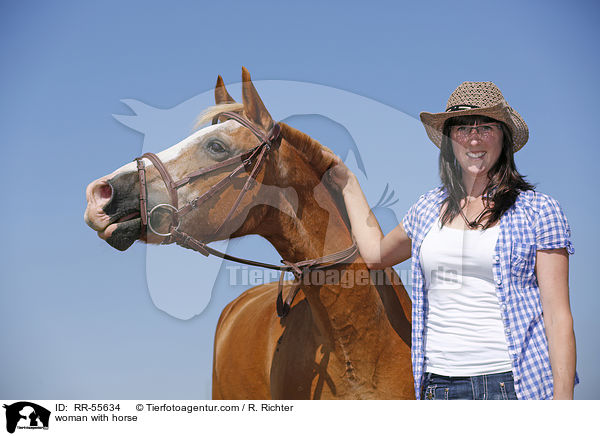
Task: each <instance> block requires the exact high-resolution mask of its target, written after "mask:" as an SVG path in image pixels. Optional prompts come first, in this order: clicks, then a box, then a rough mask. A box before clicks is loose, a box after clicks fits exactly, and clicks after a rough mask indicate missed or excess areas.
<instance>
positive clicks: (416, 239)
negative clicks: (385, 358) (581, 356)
mask: <svg viewBox="0 0 600 436" xmlns="http://www.w3.org/2000/svg"><path fill="white" fill-rule="evenodd" d="M446 196H447V193H446V190H445V188H443V187H438V188H436V189H433V190H431V191H429V192H427V193H426V194H424V195H422V196H421V197H420V198H419V200H418V201H417V202H416V203H415V204H414V205H413V206H412V207H411V208H410V209H409V211H408V213H407V214H406V216H404V218H403V220H402V225H403V227H404V229H405V230H406V233H407V234H408V236H409V237H410V239H411V241H412V266H411V275H412V303H413V305H412V322H413V324H412V364H413V376H414V380H415V393H416V396H417V399H418V398H420V393H421V384H422V378H423V367H424V361H425V341H426V331H425V324H426V317H427V313H428V304H427V292H426V289H425V278H424V277H423V271H422V270H421V260H420V257H419V255H420V249H421V243H422V242H423V239H424V238H425V235H427V232H428V231H429V230H430V229H431V226H432V225H433V223H434V222H436V221H437V219H438V218H439V213H440V206H441V203H442V201H443V200H444V199H445V198H446ZM570 238H571V230H570V228H569V224H568V222H567V219H566V217H565V215H564V213H563V211H562V210H561V208H560V205H559V204H558V202H557V201H556V200H554V199H553V198H552V197H550V196H548V195H545V194H541V193H539V192H535V191H524V192H521V193H520V194H519V196H518V198H517V200H516V202H515V204H514V205H513V206H512V207H511V208H510V209H509V210H507V211H506V212H505V213H504V215H503V216H502V217H501V219H500V233H499V236H498V242H497V244H496V247H495V250H494V258H493V262H494V265H493V277H494V281H495V283H496V294H497V295H498V300H499V303H500V310H501V311H502V314H501V315H502V320H503V323H504V333H505V336H506V342H507V345H508V352H509V354H510V357H511V359H512V368H513V376H514V380H515V390H516V393H517V397H518V398H519V399H549V398H552V395H553V379H552V370H551V368H550V358H549V355H548V342H547V339H546V334H545V329H544V320H543V317H542V304H541V301H540V291H539V287H538V282H537V278H536V276H535V271H534V268H535V256H536V251H537V250H550V249H553V248H561V247H565V248H566V249H567V251H568V253H569V254H573V253H574V250H573V245H572V244H571V239H570ZM576 382H577V381H576Z"/></svg>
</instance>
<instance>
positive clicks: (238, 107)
mask: <svg viewBox="0 0 600 436" xmlns="http://www.w3.org/2000/svg"><path fill="white" fill-rule="evenodd" d="M243 109H244V104H243V103H222V104H216V105H214V106H210V107H208V108H206V109H205V110H203V111H202V113H201V114H200V115H198V118H196V122H195V123H194V129H197V128H198V127H200V126H201V125H203V124H206V123H209V122H212V120H213V118H214V117H216V116H217V115H219V114H220V113H221V112H240V111H242V110H243Z"/></svg>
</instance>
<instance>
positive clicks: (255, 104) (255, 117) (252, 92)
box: [242, 67, 273, 130]
mask: <svg viewBox="0 0 600 436" xmlns="http://www.w3.org/2000/svg"><path fill="white" fill-rule="evenodd" d="M242 97H243V100H244V113H245V114H246V117H248V119H250V120H251V121H253V122H255V123H256V124H258V125H259V126H261V127H263V128H264V129H265V130H270V129H271V128H272V127H273V119H272V118H271V115H270V114H269V111H267V108H266V107H265V105H264V103H263V102H262V100H261V99H260V96H259V95H258V92H257V91H256V88H255V87H254V85H253V84H252V79H251V78H250V73H249V72H248V70H247V69H246V68H244V67H242Z"/></svg>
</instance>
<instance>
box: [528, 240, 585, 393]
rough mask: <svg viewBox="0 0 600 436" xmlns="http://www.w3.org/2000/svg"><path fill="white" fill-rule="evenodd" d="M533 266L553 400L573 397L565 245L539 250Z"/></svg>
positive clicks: (573, 357)
mask: <svg viewBox="0 0 600 436" xmlns="http://www.w3.org/2000/svg"><path fill="white" fill-rule="evenodd" d="M535 268H536V275H537V278H538V284H539V286H540V296H541V300H542V309H543V312H544V324H545V326H546V337H547V338H548V347H549V352H550V365H551V366H552V378H553V379H554V399H555V400H560V399H565V400H566V399H573V387H574V384H575V361H576V353H575V334H574V332H573V317H572V315H571V307H570V304H569V255H568V254H567V251H566V250H565V249H564V248H558V249H554V250H540V251H538V252H537V256H536V266H535Z"/></svg>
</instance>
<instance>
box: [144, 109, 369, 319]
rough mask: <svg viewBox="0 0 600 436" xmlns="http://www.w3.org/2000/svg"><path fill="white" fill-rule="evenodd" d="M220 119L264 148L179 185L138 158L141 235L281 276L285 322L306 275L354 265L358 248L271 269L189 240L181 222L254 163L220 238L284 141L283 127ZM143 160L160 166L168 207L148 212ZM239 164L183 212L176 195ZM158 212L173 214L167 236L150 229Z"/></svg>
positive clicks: (280, 312) (231, 114) (227, 114)
mask: <svg viewBox="0 0 600 436" xmlns="http://www.w3.org/2000/svg"><path fill="white" fill-rule="evenodd" d="M220 117H224V118H228V119H232V120H235V121H237V122H238V123H240V124H241V125H242V126H244V127H246V128H248V129H249V130H250V131H251V132H252V133H253V134H254V135H255V136H256V137H257V138H258V139H259V140H260V141H261V142H260V144H259V145H257V146H256V147H254V148H252V149H250V150H248V151H246V152H244V153H241V154H239V155H237V156H233V157H231V158H229V159H226V160H223V161H221V162H218V163H216V164H214V165H211V166H208V167H205V168H201V169H199V170H196V171H193V172H191V173H189V174H187V175H186V176H184V177H183V178H181V179H179V180H177V181H175V180H173V178H172V177H171V175H170V174H169V171H168V170H167V168H166V167H165V165H164V163H163V162H162V161H161V160H160V158H159V157H158V156H157V155H155V154H154V153H144V154H143V155H142V156H140V157H137V158H135V161H136V162H137V169H138V178H139V183H140V218H141V222H142V224H141V234H142V235H143V234H144V233H145V232H146V231H147V230H150V231H151V232H152V233H155V234H156V235H158V236H163V237H165V240H164V241H163V244H168V243H171V242H175V243H176V244H178V245H180V246H182V247H185V248H189V249H192V250H194V251H197V252H199V253H201V254H203V255H204V256H208V255H210V254H212V255H214V256H218V257H220V258H223V259H226V260H231V261H234V262H238V263H243V264H246V265H252V266H258V267H262V268H269V269H275V270H278V271H280V272H281V274H280V277H279V291H278V294H277V314H278V315H279V316H280V317H283V316H285V315H287V313H288V312H289V310H290V308H291V305H292V303H293V300H294V297H295V296H296V294H297V293H298V291H299V290H300V285H301V284H302V281H303V278H304V276H305V274H306V273H307V272H308V271H310V270H314V269H327V268H332V267H335V266H337V265H339V264H342V263H346V262H350V261H352V260H353V259H354V258H355V257H356V255H357V254H358V247H357V246H356V243H353V244H352V245H351V246H350V247H348V248H347V249H345V250H342V251H339V252H336V253H332V254H329V255H327V256H323V257H319V258H316V259H308V260H303V261H300V262H288V261H285V260H282V261H281V262H282V263H283V265H273V264H269V263H263V262H257V261H253V260H248V259H243V258H240V257H235V256H231V255H229V254H226V253H223V252H221V251H219V250H215V249H214V248H211V247H209V246H208V245H207V244H206V243H204V242H201V241H199V240H197V239H195V238H194V237H192V236H190V235H188V234H187V233H185V232H182V231H181V230H179V226H180V224H181V218H182V217H184V216H185V215H186V214H188V213H190V212H191V211H192V210H194V209H197V208H198V207H199V206H200V205H202V204H203V203H205V202H206V201H207V200H209V199H210V198H212V197H213V196H214V195H215V194H217V193H218V192H220V191H222V190H223V189H225V188H226V187H227V186H228V185H229V184H231V183H232V181H233V178H234V177H235V176H236V175H238V174H239V173H241V172H242V171H243V170H244V169H245V168H246V167H247V166H248V165H250V164H251V163H252V161H253V160H254V161H255V163H254V166H253V167H252V170H251V171H250V173H249V174H248V176H247V177H246V182H245V183H244V186H243V188H242V190H241V191H240V193H239V194H238V197H237V198H236V200H235V202H234V203H233V205H232V206H231V209H230V210H229V212H228V213H227V216H226V217H225V219H224V220H223V222H222V223H221V225H220V226H219V227H218V229H217V230H216V231H215V234H218V233H219V232H220V231H221V229H222V228H223V227H224V226H225V224H226V223H227V222H228V221H229V220H230V219H231V217H232V216H233V214H234V212H235V211H236V209H237V208H238V206H239V204H240V202H241V201H242V199H243V197H244V195H245V194H246V193H247V192H248V191H249V190H250V189H252V188H253V186H254V184H255V183H256V176H257V174H258V172H259V171H260V168H261V167H262V166H263V164H264V161H265V159H266V156H267V154H268V153H269V152H270V151H271V150H273V149H275V148H277V147H279V144H280V142H281V127H280V126H279V123H276V124H275V125H274V126H273V128H272V129H271V131H270V132H268V133H264V132H263V131H262V130H261V129H259V128H258V127H257V126H256V125H254V124H253V123H252V122H251V121H249V120H248V119H246V118H244V117H243V116H241V115H239V114H237V113H235V112H221V113H220V114H218V115H216V116H215V117H214V118H213V124H215V123H216V122H217V121H218V119H219V118H220ZM144 158H146V159H148V160H149V161H150V162H152V164H153V165H154V166H155V167H156V169H157V171H158V172H159V174H160V177H161V178H162V181H163V183H164V184H165V186H166V188H167V192H168V194H169V198H170V202H169V203H161V204H157V205H156V206H154V207H153V208H152V209H151V210H150V211H148V189H147V183H146V167H145V165H144ZM236 163H237V164H238V165H237V166H236V167H235V169H234V170H233V171H231V172H230V173H229V174H228V175H227V176H226V177H225V178H223V179H221V180H220V181H219V182H217V183H216V184H214V185H212V186H211V187H210V188H209V189H208V191H206V192H204V193H203V194H202V195H200V196H198V197H196V198H195V199H193V200H192V201H190V202H188V203H187V204H186V205H185V206H183V207H181V208H179V202H178V196H177V190H178V189H179V188H181V187H182V186H185V185H187V184H188V183H191V182H193V181H195V180H197V179H198V178H199V177H201V176H205V175H207V174H210V173H212V172H215V171H217V170H220V169H222V168H225V167H227V166H231V165H234V164H236ZM160 209H167V210H169V212H170V214H171V224H170V228H169V231H168V232H167V233H160V232H158V231H157V230H156V229H155V228H154V227H153V226H152V216H153V214H154V213H155V212H156V211H157V210H160ZM286 272H292V273H293V274H294V276H295V281H294V283H293V285H292V289H291V290H290V292H289V293H288V296H287V298H286V299H285V301H284V300H283V296H282V293H283V277H284V274H285V273H286Z"/></svg>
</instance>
